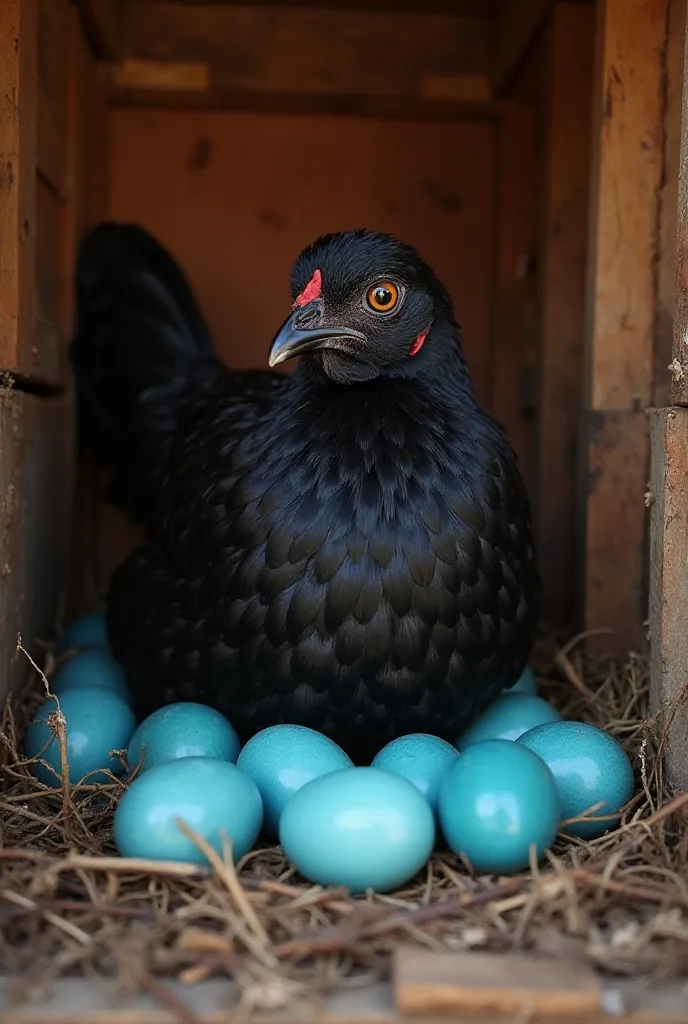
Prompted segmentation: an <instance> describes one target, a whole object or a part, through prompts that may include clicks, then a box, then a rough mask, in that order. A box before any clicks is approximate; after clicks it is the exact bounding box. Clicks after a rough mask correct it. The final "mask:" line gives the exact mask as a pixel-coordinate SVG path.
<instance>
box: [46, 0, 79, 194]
mask: <svg viewBox="0 0 688 1024" xmlns="http://www.w3.org/2000/svg"><path fill="white" fill-rule="evenodd" d="M71 13H72V12H70V9H69V7H68V6H67V3H66V2H65V0H38V29H37V30H38V36H37V52H38V60H37V70H38V101H37V102H38V107H37V126H38V127H37V147H38V170H39V171H40V173H41V174H42V175H43V177H44V179H45V181H46V182H47V183H48V184H49V186H50V187H51V188H52V189H53V190H54V192H55V193H56V194H57V196H58V197H59V198H60V199H62V200H63V201H64V200H65V199H66V193H67V188H68V184H67V113H68V95H67V94H68V90H69V26H70V20H71V19H70V14H71Z"/></svg>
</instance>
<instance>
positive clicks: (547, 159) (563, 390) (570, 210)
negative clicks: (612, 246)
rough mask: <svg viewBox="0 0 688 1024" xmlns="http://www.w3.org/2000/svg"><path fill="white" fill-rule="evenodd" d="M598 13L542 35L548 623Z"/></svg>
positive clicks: (572, 492)
mask: <svg viewBox="0 0 688 1024" xmlns="http://www.w3.org/2000/svg"><path fill="white" fill-rule="evenodd" d="M594 33H595V12H594V9H593V7H592V6H591V5H589V4H582V3H572V2H567V3H558V4H556V5H555V7H554V10H553V12H552V17H551V19H550V21H549V24H548V26H547V31H546V36H545V52H546V60H547V65H546V73H545V83H544V92H545V95H544V111H545V125H544V130H545V153H544V182H543V190H542V196H543V198H542V206H541V228H542V235H541V244H540V253H539V261H538V272H539V290H540V319H541V322H540V351H539V357H538V371H539V373H538V378H539V379H538V386H537V440H536V483H535V496H536V505H535V516H536V537H537V543H538V548H539V551H540V561H541V565H542V574H543V584H544V612H543V615H544V618H545V620H546V621H547V622H548V623H549V624H550V625H553V626H557V627H568V626H570V624H571V622H572V619H573V615H574V590H575V585H574V581H575V580H576V578H577V577H578V576H579V573H578V572H577V569H576V565H577V559H576V550H575V530H576V515H575V513H576V484H577V455H578V439H579V429H580V408H581V402H582V399H583V337H584V334H585V288H586V257H587V243H588V202H589V177H590V136H591V117H592V89H593V58H594Z"/></svg>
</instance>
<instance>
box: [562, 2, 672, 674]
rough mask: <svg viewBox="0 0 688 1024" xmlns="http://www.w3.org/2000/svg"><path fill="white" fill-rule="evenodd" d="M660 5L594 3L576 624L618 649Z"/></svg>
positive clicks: (653, 197)
mask: <svg viewBox="0 0 688 1024" xmlns="http://www.w3.org/2000/svg"><path fill="white" fill-rule="evenodd" d="M668 2H669V0H633V2H632V3H628V2H627V0H604V2H601V3H600V4H599V5H598V8H599V9H598V24H597V43H598V52H597V67H596V89H595V100H594V106H593V111H594V113H593V123H594V135H593V150H594V156H593V176H592V189H593V192H592V196H593V202H592V211H591V233H590V248H589V258H588V274H589V279H588V291H587V325H586V340H585V380H586V387H585V406H586V408H587V409H588V410H589V411H588V412H587V413H586V417H587V419H588V424H587V426H586V427H585V428H584V433H587V437H588V441H587V445H588V447H587V448H586V447H584V448H583V452H582V461H583V465H584V466H587V475H588V482H590V480H592V481H593V482H594V486H592V487H591V486H587V487H584V489H583V495H582V498H583V502H584V504H585V506H586V507H585V509H584V514H583V519H584V521H585V524H586V529H585V531H584V541H583V550H582V553H581V556H580V557H581V559H582V560H583V561H584V564H585V566H586V579H585V582H584V587H583V593H582V609H583V612H582V617H583V625H584V627H585V628H586V629H596V628H601V627H605V626H612V627H613V628H614V630H615V633H614V636H613V638H607V639H606V640H604V641H599V642H598V641H596V640H595V641H591V645H590V646H591V647H594V648H598V647H599V645H600V644H602V645H603V649H604V650H605V651H609V652H613V653H615V654H618V655H621V654H622V653H625V652H627V651H628V650H629V648H635V649H638V648H640V649H643V648H644V647H645V629H644V626H643V623H644V621H645V619H646V615H647V604H646V601H647V598H646V591H647V547H646V509H645V507H644V504H643V502H642V501H641V500H640V496H641V495H642V493H643V492H644V490H645V488H646V486H647V479H648V470H649V466H648V445H647V441H646V440H645V437H646V429H645V414H644V411H643V410H645V409H646V407H647V406H648V405H649V404H650V403H651V402H652V398H653V390H654V336H655V324H656V315H657V299H658V289H659V284H658V282H659V272H658V258H659V250H658V246H659V239H660V208H661V188H662V177H663V172H664V147H663V132H664V111H665V85H666V81H665V73H664V72H665V63H664V49H665V44H666V27H667V15H668V6H667V5H668ZM621 423H627V424H628V425H629V429H631V434H630V435H629V436H628V437H624V436H619V434H618V427H619V425H620V424H621ZM641 423H642V426H641ZM600 424H602V426H601V427H600ZM631 424H633V426H632V427H630V425H631ZM600 438H605V440H604V443H603V444H602V446H601V447H600V445H599V441H600ZM641 438H642V441H641ZM636 440H637V441H638V444H637V445H635V446H634V445H633V441H636ZM584 444H585V442H584ZM591 445H592V448H591V447H590V446H591ZM622 498H624V499H626V500H632V502H633V503H632V505H630V506H629V505H624V502H623V501H622ZM602 566H604V569H602Z"/></svg>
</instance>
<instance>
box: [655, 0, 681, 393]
mask: <svg viewBox="0 0 688 1024" xmlns="http://www.w3.org/2000/svg"><path fill="white" fill-rule="evenodd" d="M685 33H686V0H669V19H668V23H667V38H666V44H665V47H664V65H665V66H664V75H665V89H666V106H665V115H664V133H663V134H664V140H663V141H664V173H663V175H662V190H661V197H660V243H659V266H658V276H659V280H658V295H657V324H656V330H655V382H654V405H655V406H657V407H661V406H665V405H670V404H671V367H670V363H671V361H672V346H673V333H674V307H675V304H676V209H677V203H678V174H679V164H680V149H681V106H682V99H683V62H684V47H685Z"/></svg>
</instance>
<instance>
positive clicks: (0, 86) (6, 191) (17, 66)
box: [0, 0, 37, 374]
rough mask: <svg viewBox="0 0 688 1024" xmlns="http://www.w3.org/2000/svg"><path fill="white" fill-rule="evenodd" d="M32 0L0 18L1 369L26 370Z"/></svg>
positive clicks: (32, 200) (32, 207)
mask: <svg viewBox="0 0 688 1024" xmlns="http://www.w3.org/2000/svg"><path fill="white" fill-rule="evenodd" d="M36 24H37V9H36V0H5V2H4V4H3V14H2V17H1V18H0V125H2V134H0V230H1V231H2V237H1V239H0V370H5V371H8V372H10V373H20V374H28V373H29V372H30V366H31V348H32V345H33V328H34V266H35V261H36V251H35V246H36V235H35V222H36V186H35V176H36V170H35V168H36V60H37V58H36V38H37V33H36Z"/></svg>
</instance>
